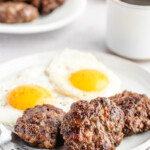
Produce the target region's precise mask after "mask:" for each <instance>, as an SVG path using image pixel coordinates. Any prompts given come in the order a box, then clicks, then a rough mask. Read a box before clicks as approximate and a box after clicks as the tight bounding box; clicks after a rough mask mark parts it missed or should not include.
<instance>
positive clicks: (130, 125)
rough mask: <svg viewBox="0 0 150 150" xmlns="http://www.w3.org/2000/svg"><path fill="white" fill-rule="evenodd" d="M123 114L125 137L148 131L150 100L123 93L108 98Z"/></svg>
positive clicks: (141, 95) (149, 124) (138, 95)
mask: <svg viewBox="0 0 150 150" xmlns="http://www.w3.org/2000/svg"><path fill="white" fill-rule="evenodd" d="M110 99H111V100H112V101H114V102H115V103H116V104H117V105H118V106H119V107H120V108H121V109H122V110H123V111H124V114H125V119H124V120H125V127H124V129H123V132H124V134H125V136H131V135H133V134H137V133H141V132H145V131H148V130H149V129H150V100H149V98H148V97H147V96H146V95H144V94H138V93H133V92H130V91H124V92H123V93H120V94H116V95H115V96H112V97H110Z"/></svg>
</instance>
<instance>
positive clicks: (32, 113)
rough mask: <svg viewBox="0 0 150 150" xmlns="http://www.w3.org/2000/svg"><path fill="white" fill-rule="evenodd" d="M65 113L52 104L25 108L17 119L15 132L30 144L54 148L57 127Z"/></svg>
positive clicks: (57, 131) (57, 134)
mask: <svg viewBox="0 0 150 150" xmlns="http://www.w3.org/2000/svg"><path fill="white" fill-rule="evenodd" d="M64 115H65V113H64V112H63V111H62V110H61V109H58V108H56V107H54V106H52V105H43V106H36V107H34V108H30V109H27V110H26V111H25V112H24V114H23V116H22V117H21V118H19V119H18V120H17V123H16V125H15V132H16V133H17V134H18V136H19V137H20V138H21V139H23V140H24V141H25V142H27V143H29V144H30V145H33V146H37V147H40V148H54V147H55V146H56V142H57V139H58V138H59V137H58V136H59V127H60V124H61V121H62V119H63V116H64Z"/></svg>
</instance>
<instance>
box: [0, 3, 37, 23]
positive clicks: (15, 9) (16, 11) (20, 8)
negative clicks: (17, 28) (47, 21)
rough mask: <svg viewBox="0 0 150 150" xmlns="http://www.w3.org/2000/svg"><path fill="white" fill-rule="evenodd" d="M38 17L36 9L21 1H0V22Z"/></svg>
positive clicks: (28, 19)
mask: <svg viewBox="0 0 150 150" xmlns="http://www.w3.org/2000/svg"><path fill="white" fill-rule="evenodd" d="M37 17H39V12H38V9H37V8H36V7H34V6H32V5H29V4H26V3H23V2H0V22H3V23H21V22H29V21H32V20H34V19H36V18H37Z"/></svg>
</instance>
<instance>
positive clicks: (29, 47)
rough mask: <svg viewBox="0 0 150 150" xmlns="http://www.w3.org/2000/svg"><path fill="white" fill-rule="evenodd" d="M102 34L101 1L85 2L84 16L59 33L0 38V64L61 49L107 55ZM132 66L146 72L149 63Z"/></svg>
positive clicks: (102, 9)
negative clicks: (99, 52) (139, 66)
mask: <svg viewBox="0 0 150 150" xmlns="http://www.w3.org/2000/svg"><path fill="white" fill-rule="evenodd" d="M105 32H106V2H105V0H88V3H87V8H86V10H85V12H84V13H83V14H82V15H81V16H80V17H79V18H78V19H77V20H76V21H74V22H73V23H72V24H70V25H69V26H67V27H65V28H63V29H59V30H57V31H53V32H47V33H42V34H32V35H8V34H0V63H3V62H6V61H9V60H10V59H14V58H17V57H21V56H25V55H30V54H34V53H39V52H46V51H50V50H57V49H60V50H61V49H64V48H73V49H81V50H82V49H83V50H86V49H90V50H93V51H102V52H105V53H111V52H110V51H109V50H108V49H107V46H106V44H105ZM136 63H138V64H139V65H141V66H142V67H144V68H146V69H147V70H149V71H150V61H147V62H136Z"/></svg>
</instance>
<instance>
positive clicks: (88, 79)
mask: <svg viewBox="0 0 150 150" xmlns="http://www.w3.org/2000/svg"><path fill="white" fill-rule="evenodd" d="M70 81H71V83H72V85H73V86H75V87H76V88H78V89H80V90H82V91H86V92H98V91H102V90H103V89H105V88H106V87H107V86H108V84H109V80H108V78H107V76H105V75H104V74H103V73H101V72H99V71H97V70H92V69H84V70H80V71H77V72H75V73H73V74H72V75H71V77H70Z"/></svg>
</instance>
